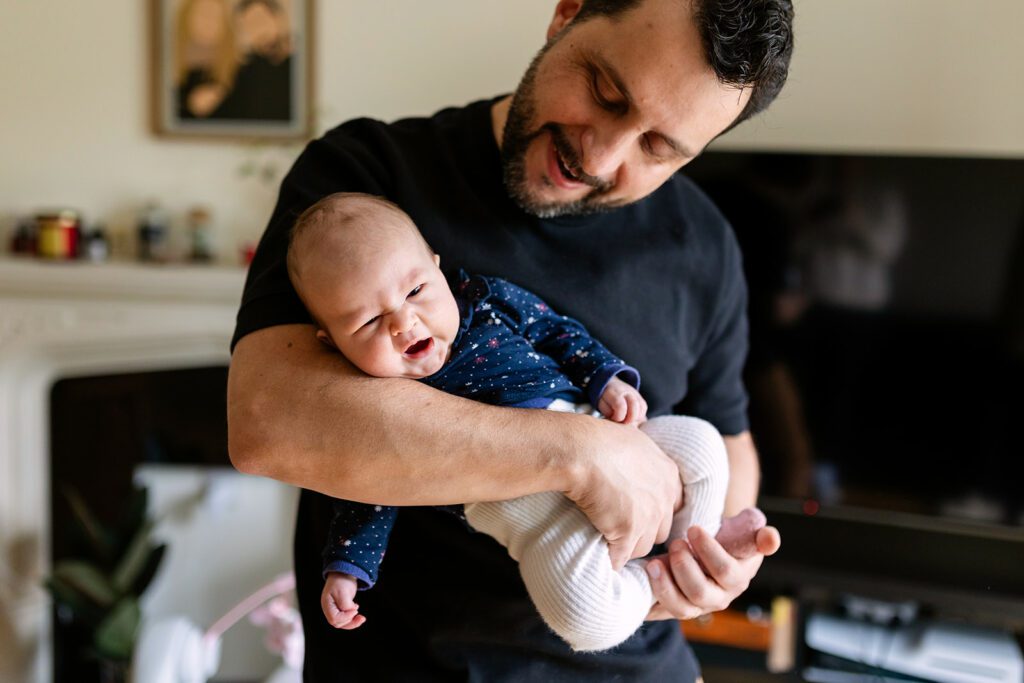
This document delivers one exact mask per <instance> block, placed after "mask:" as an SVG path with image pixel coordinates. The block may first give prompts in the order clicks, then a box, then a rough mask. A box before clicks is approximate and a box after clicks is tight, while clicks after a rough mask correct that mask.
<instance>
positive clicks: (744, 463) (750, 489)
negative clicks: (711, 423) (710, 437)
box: [723, 432, 761, 517]
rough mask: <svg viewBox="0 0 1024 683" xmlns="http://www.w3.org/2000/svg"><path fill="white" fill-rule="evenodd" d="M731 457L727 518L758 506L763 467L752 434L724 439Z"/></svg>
mask: <svg viewBox="0 0 1024 683" xmlns="http://www.w3.org/2000/svg"><path fill="white" fill-rule="evenodd" d="M723 441H725V452H726V453H727V454H728V456H729V488H728V490H727V491H726V494H725V516H726V517H732V516H733V515H736V514H739V512H740V511H741V510H743V509H744V508H749V507H754V506H755V505H757V492H758V489H759V488H760V486H761V465H760V464H759V462H758V458H757V449H756V448H755V447H754V439H753V438H752V437H751V436H750V432H742V433H741V434H737V435H736V436H726V437H723Z"/></svg>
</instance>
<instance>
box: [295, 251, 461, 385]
mask: <svg viewBox="0 0 1024 683" xmlns="http://www.w3.org/2000/svg"><path fill="white" fill-rule="evenodd" d="M438 263H439V258H438V257H437V256H435V255H433V254H431V253H430V252H429V250H428V249H427V247H426V245H424V244H423V243H422V242H420V241H419V240H418V239H416V237H415V236H414V235H410V236H409V238H408V239H397V240H393V241H392V244H391V245H390V247H389V248H387V249H381V250H378V251H377V252H375V253H374V254H373V255H371V256H369V257H364V258H363V259H362V260H361V262H360V263H359V264H358V265H357V266H355V267H351V268H345V269H343V270H344V273H343V274H337V272H335V274H333V275H325V276H324V277H321V278H319V279H320V280H326V281H324V282H320V283H317V282H310V283H309V287H308V288H307V290H308V291H309V295H308V297H307V298H308V299H309V303H310V306H311V308H312V309H313V310H314V311H316V314H317V316H318V318H319V319H320V320H321V322H322V323H323V325H324V326H325V328H326V329H324V330H321V331H320V332H318V336H319V337H320V338H321V339H323V340H324V341H327V342H329V343H332V344H333V345H334V346H335V347H336V348H337V349H338V350H339V351H340V352H341V353H342V354H344V356H345V357H346V358H348V360H349V361H350V362H352V364H354V365H355V366H356V367H358V368H359V369H360V370H362V371H363V372H365V373H367V374H369V375H373V376H375V377H409V378H413V379H418V378H420V377H427V376H428V375H432V374H434V373H435V372H437V371H438V370H440V369H441V366H443V365H444V364H445V361H447V360H448V356H449V353H450V351H451V345H452V343H453V342H454V341H455V336H456V335H457V334H458V331H459V308H458V305H457V304H456V303H455V298H454V297H453V296H452V293H451V290H450V289H449V288H448V283H447V282H446V281H445V279H444V276H443V275H442V274H441V270H440V268H439V267H438Z"/></svg>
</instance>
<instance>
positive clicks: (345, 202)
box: [288, 193, 765, 651]
mask: <svg viewBox="0 0 1024 683" xmlns="http://www.w3.org/2000/svg"><path fill="white" fill-rule="evenodd" d="M439 263H440V258H439V257H438V256H437V255H436V254H434V253H433V252H432V251H431V250H430V247H429V246H428V245H427V244H426V242H425V241H424V239H423V237H422V236H421V235H420V233H419V231H418V230H417V229H416V226H415V225H414V224H413V223H412V220H411V219H410V218H409V216H408V215H406V214H405V213H404V212H402V211H401V210H400V209H399V208H398V207H396V206H395V205H393V204H391V203H390V202H387V201H385V200H383V199H379V198H375V197H371V196H368V195H360V194H346V193H339V194H334V195H330V196H328V197H326V198H324V199H322V200H321V201H320V202H318V203H317V204H315V205H313V206H312V207H310V208H309V209H308V210H307V211H306V212H305V213H303V214H302V216H300V217H299V219H298V220H297V221H296V224H295V227H294V228H293V231H292V237H291V243H290V245H289V250H288V271H289V275H290V277H291V280H292V283H293V285H294V286H295V289H296V291H297V292H298V294H299V296H300V297H301V298H302V300H303V303H304V304H305V305H306V308H307V309H308V310H309V312H310V314H311V315H312V316H313V318H314V320H315V322H316V324H317V326H318V330H317V337H318V338H319V339H320V340H321V341H323V342H324V343H325V344H328V345H329V346H331V347H333V348H335V349H337V350H338V351H339V352H340V353H342V354H343V355H344V356H345V357H346V358H347V359H348V360H349V361H350V362H351V363H352V364H353V365H355V366H356V367H358V368H359V369H360V370H362V371H363V372H365V373H367V374H369V375H373V376H376V377H406V378H412V379H420V380H422V381H424V382H425V383H427V384H429V385H431V386H434V387H435V388H438V389H441V390H443V391H447V392H450V393H453V394H457V395H460V396H464V397H466V398H472V399H476V400H480V401H484V402H487V403H492V404H496V405H506V406H516V407H532V408H546V409H548V410H561V411H572V412H588V413H591V412H593V414H595V415H598V413H597V412H594V411H593V409H592V408H591V407H590V406H591V405H596V406H597V408H598V411H599V415H601V416H604V417H605V418H607V419H611V420H614V421H616V422H620V423H623V424H628V425H637V426H639V427H640V428H641V429H643V430H644V431H645V433H647V435H648V436H650V437H651V438H652V439H653V440H654V441H655V443H657V444H658V445H659V446H660V447H661V449H662V450H663V451H665V453H666V454H667V455H669V457H671V458H673V459H674V460H675V461H676V462H677V463H678V465H679V467H680V476H681V479H682V482H683V486H684V495H685V505H684V506H683V508H682V509H681V510H680V511H679V512H677V513H676V515H675V517H674V519H673V525H672V531H671V535H670V539H671V538H684V539H685V538H686V530H687V529H688V528H689V527H690V526H691V525H692V524H699V525H701V526H702V527H704V528H705V529H706V530H708V531H709V532H710V533H712V534H715V533H716V532H718V536H717V537H718V539H719V542H721V543H722V544H723V546H725V547H726V549H727V550H728V551H729V552H730V553H731V554H732V555H734V556H736V557H745V556H749V555H751V554H753V553H754V552H755V547H756V546H755V543H754V538H755V534H756V531H757V529H759V528H760V527H762V526H764V523H765V520H764V516H763V515H762V514H761V513H760V511H758V510H756V509H748V510H745V511H744V512H743V513H741V514H740V515H737V516H736V517H733V518H730V519H727V520H725V521H724V522H723V521H722V520H721V515H722V510H723V507H724V502H725V491H726V486H727V483H728V462H727V459H726V454H725V448H724V445H723V442H722V439H721V437H720V435H719V434H718V432H717V431H716V430H715V429H714V427H712V426H711V425H709V424H708V423H706V422H704V421H702V420H698V419H696V418H690V417H683V416H666V417H657V418H653V419H651V420H647V419H646V412H647V405H646V403H645V401H644V399H643V397H642V396H641V395H640V393H639V391H638V387H639V383H640V377H639V374H638V373H637V371H636V370H635V369H633V368H632V367H630V366H628V365H627V364H626V363H625V362H623V361H622V360H620V359H619V358H617V357H615V356H614V355H613V354H611V353H610V352H609V351H608V350H607V349H606V348H604V346H602V345H601V344H600V343H599V342H597V341H596V340H594V339H593V338H591V337H590V336H589V335H588V334H587V332H586V330H585V329H584V328H583V326H582V325H580V324H579V323H578V322H576V321H575V320H572V319H571V318H567V317H565V316H561V315H558V314H556V313H554V312H552V311H551V310H550V309H549V308H548V307H547V306H546V305H545V304H544V302H543V301H541V300H540V299H539V298H537V297H536V296H535V295H533V294H531V293H530V292H527V291H526V290H523V289H521V288H519V287H516V286H515V285H513V284H511V283H509V282H506V281H504V280H500V279H497V278H489V277H480V276H472V277H470V276H467V275H465V274H462V276H461V277H460V281H459V283H458V285H457V287H456V292H455V293H453V292H452V290H451V289H450V288H449V286H448V283H447V282H446V280H445V278H444V276H443V275H442V274H441V271H440V268H439ZM587 403H589V404H590V405H587ZM396 514H397V509H396V508H394V507H391V506H381V505H365V504H362V503H354V502H351V501H337V502H336V504H335V516H334V520H333V522H332V524H331V531H330V536H329V539H328V544H327V548H326V549H325V551H324V573H325V584H324V590H323V594H322V596H321V604H322V607H323V610H324V615H325V616H326V618H327V620H328V621H329V622H330V623H331V624H332V625H333V626H335V627H337V628H346V629H351V628H357V627H359V626H360V625H362V624H363V623H364V622H365V617H364V616H363V615H361V614H359V613H358V606H357V605H356V603H355V602H354V598H355V594H356V591H357V590H360V589H367V588H370V587H371V586H372V585H373V583H374V582H375V581H376V577H377V569H378V567H379V566H380V562H381V560H382V558H383V555H384V549H385V546H386V543H387V538H388V535H389V533H390V530H391V527H392V525H393V523H394V519H395V515H396ZM464 515H465V519H466V521H467V523H468V524H469V525H470V526H471V527H472V528H473V529H475V530H477V531H480V532H483V533H486V534H488V535H490V536H491V537H493V538H494V539H495V540H497V541H498V542H499V543H501V544H502V545H503V546H504V547H506V548H507V549H508V552H509V554H510V555H511V556H512V557H513V559H515V560H517V561H518V562H519V568H520V573H521V575H522V578H523V582H524V584H525V585H526V588H527V591H528V593H529V595H530V598H531V599H532V600H533V602H534V604H535V606H536V607H537V610H538V612H539V613H540V615H541V617H542V618H543V619H544V621H545V622H546V623H547V624H548V626H550V627H551V628H552V630H553V631H555V633H557V634H558V635H559V636H560V637H562V638H563V639H564V640H565V641H566V642H567V643H568V644H569V645H570V647H572V648H573V649H574V650H580V651H594V650H603V649H607V648H610V647H613V646H615V645H617V644H619V643H620V642H622V641H623V640H625V639H626V638H628V637H629V636H630V635H631V634H632V633H633V632H634V631H635V630H636V629H637V628H638V627H639V626H640V624H641V623H642V622H643V620H644V617H645V616H646V614H647V612H648V611H649V610H650V608H651V606H652V604H653V603H654V597H653V593H652V591H651V587H650V583H649V581H648V578H647V575H646V573H645V571H644V566H645V562H644V561H643V560H633V561H631V562H629V563H627V565H626V566H625V567H624V568H623V569H622V570H621V571H620V572H615V571H614V570H613V569H612V566H611V560H610V558H609V554H608V547H607V544H606V543H605V541H604V539H603V538H602V537H601V535H600V534H599V533H598V532H597V530H596V529H594V527H593V526H592V525H591V524H590V522H589V521H588V520H587V518H586V517H585V516H584V515H583V513H582V512H581V511H580V510H579V509H578V508H577V507H576V506H575V505H574V504H573V503H572V502H571V501H569V500H568V499H567V498H566V497H565V496H564V495H562V494H561V493H558V492H544V493H537V494H533V495H529V496H524V497H522V498H516V499H513V500H508V501H499V502H487V503H473V504H467V505H466V506H465V508H464ZM720 526H721V530H720V531H719V527H720Z"/></svg>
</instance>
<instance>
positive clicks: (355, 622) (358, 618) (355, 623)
mask: <svg viewBox="0 0 1024 683" xmlns="http://www.w3.org/2000/svg"><path fill="white" fill-rule="evenodd" d="M365 623H366V617H364V616H363V615H362V614H356V615H354V616H353V617H352V620H351V621H350V622H348V623H347V624H345V625H344V626H339V627H338V628H341V629H343V630H345V631H351V630H352V629H354V628H359V627H360V626H362V625H363V624H365Z"/></svg>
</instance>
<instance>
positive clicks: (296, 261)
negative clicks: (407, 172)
mask: <svg viewBox="0 0 1024 683" xmlns="http://www.w3.org/2000/svg"><path fill="white" fill-rule="evenodd" d="M364 202H366V203H370V204H372V205H376V206H377V207H379V208H382V209H385V210H388V211H391V212H394V213H395V214H397V215H399V216H401V217H402V219H403V220H405V221H407V222H409V223H410V224H411V223H412V221H411V220H410V219H409V216H408V214H406V213H405V212H404V211H402V209H401V208H399V206H398V205H397V204H395V203H394V202H392V201H390V200H388V199H385V198H384V197H379V196H376V195H372V194H365V193H362V192H335V193H334V194H329V195H327V196H326V197H324V198H323V199H320V200H319V201H318V202H316V203H315V204H313V205H312V206H310V207H309V208H308V209H306V210H305V211H303V212H302V213H301V214H299V217H298V218H296V219H295V224H294V225H292V228H291V230H290V231H289V232H288V257H287V266H288V276H289V277H290V278H291V279H292V284H293V285H295V284H296V280H297V279H298V277H299V275H300V270H301V268H300V261H301V259H300V258H299V254H298V251H299V250H298V249H297V248H296V243H297V242H298V241H299V240H300V239H303V238H306V239H310V240H313V242H314V243H318V242H320V241H322V237H323V234H324V230H325V229H326V228H349V227H353V226H354V225H355V224H356V223H357V222H358V221H360V220H362V219H364V218H365V217H366V207H365V204H364V205H363V206H362V207H360V204H361V203H364ZM417 232H418V231H417ZM367 235H368V236H370V237H371V239H372V238H373V237H374V235H375V233H374V231H367ZM421 239H422V237H421Z"/></svg>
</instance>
